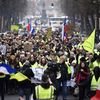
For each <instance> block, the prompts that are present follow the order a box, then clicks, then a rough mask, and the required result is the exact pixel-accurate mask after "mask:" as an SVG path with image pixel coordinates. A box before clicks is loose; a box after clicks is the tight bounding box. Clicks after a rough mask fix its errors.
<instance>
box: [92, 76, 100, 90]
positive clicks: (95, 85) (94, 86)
mask: <svg viewBox="0 0 100 100" xmlns="http://www.w3.org/2000/svg"><path fill="white" fill-rule="evenodd" d="M99 84H100V78H99V79H98V81H96V79H95V76H94V75H93V77H92V81H91V90H92V91H96V90H97V88H98V85H99Z"/></svg>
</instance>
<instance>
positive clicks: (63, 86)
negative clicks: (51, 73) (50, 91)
mask: <svg viewBox="0 0 100 100" xmlns="http://www.w3.org/2000/svg"><path fill="white" fill-rule="evenodd" d="M57 84H58V87H57V91H58V93H57V97H58V96H59V95H60V91H61V90H62V97H63V100H67V81H58V83H57Z"/></svg>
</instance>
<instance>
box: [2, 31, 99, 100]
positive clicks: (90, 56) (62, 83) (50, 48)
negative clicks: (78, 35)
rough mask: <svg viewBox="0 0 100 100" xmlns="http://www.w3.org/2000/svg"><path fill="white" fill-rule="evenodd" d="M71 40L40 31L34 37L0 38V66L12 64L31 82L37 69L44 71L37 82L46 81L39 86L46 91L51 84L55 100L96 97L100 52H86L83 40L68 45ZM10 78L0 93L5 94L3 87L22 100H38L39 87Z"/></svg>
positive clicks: (10, 36)
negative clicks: (59, 98) (59, 99)
mask: <svg viewBox="0 0 100 100" xmlns="http://www.w3.org/2000/svg"><path fill="white" fill-rule="evenodd" d="M71 38H73V36H72V37H70V39H71ZM70 39H66V40H64V41H62V40H61V36H60V33H59V31H57V32H54V33H53V34H52V36H51V37H50V38H48V37H47V35H46V33H45V32H41V31H40V32H38V33H37V34H35V35H34V36H31V35H23V36H21V35H18V34H14V33H13V32H8V33H7V34H5V35H1V36H0V63H5V64H8V65H10V66H11V67H12V68H14V69H16V70H17V72H22V73H23V74H24V75H26V76H27V77H28V78H29V79H30V80H31V77H34V78H37V76H36V74H35V71H34V69H35V68H42V69H43V70H42V71H43V76H42V77H38V80H42V81H43V83H40V85H41V86H42V87H43V88H45V89H47V88H49V87H50V85H52V86H53V87H54V96H55V99H56V100H58V97H59V95H62V97H63V100H67V96H68V95H73V96H76V97H77V96H78V97H79V100H86V98H91V97H92V96H94V95H95V93H96V89H97V86H98V85H99V84H100V78H99V77H100V73H99V72H100V52H94V53H89V52H86V51H85V50H84V48H83V47H82V46H81V45H80V46H79V45H78V44H79V43H80V42H81V40H79V41H78V42H75V41H74V43H73V42H69V40H70ZM0 75H1V74H0ZM38 75H39V74H38ZM9 77H10V76H9ZM9 77H7V78H6V79H5V86H3V87H2V85H0V92H1V94H2V92H4V91H1V90H3V89H2V88H5V90H6V93H8V94H14V93H16V92H17V93H18V94H19V96H20V97H19V100H24V98H23V96H24V95H26V100H29V98H30V95H31V94H33V99H34V100H36V98H37V92H36V91H37V89H35V88H37V87H36V86H37V84H35V83H34V82H33V83H32V82H30V81H28V80H25V81H23V82H19V83H18V82H16V80H10V79H9ZM41 78H42V79H41ZM0 84H2V80H1V79H0ZM38 85H39V83H38ZM51 88H52V87H51ZM41 96H43V94H42V92H41ZM38 99H39V98H38ZM2 100H4V95H3V97H2Z"/></svg>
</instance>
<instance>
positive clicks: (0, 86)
mask: <svg viewBox="0 0 100 100" xmlns="http://www.w3.org/2000/svg"><path fill="white" fill-rule="evenodd" d="M5 76H6V75H5V74H4V73H1V72H0V95H1V100H4V80H5Z"/></svg>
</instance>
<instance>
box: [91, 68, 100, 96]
mask: <svg viewBox="0 0 100 100" xmlns="http://www.w3.org/2000/svg"><path fill="white" fill-rule="evenodd" d="M93 72H94V74H93V76H92V79H91V86H90V97H93V96H94V95H95V94H96V90H97V88H98V85H99V84H100V68H99V67H95V68H94V70H93Z"/></svg>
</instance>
